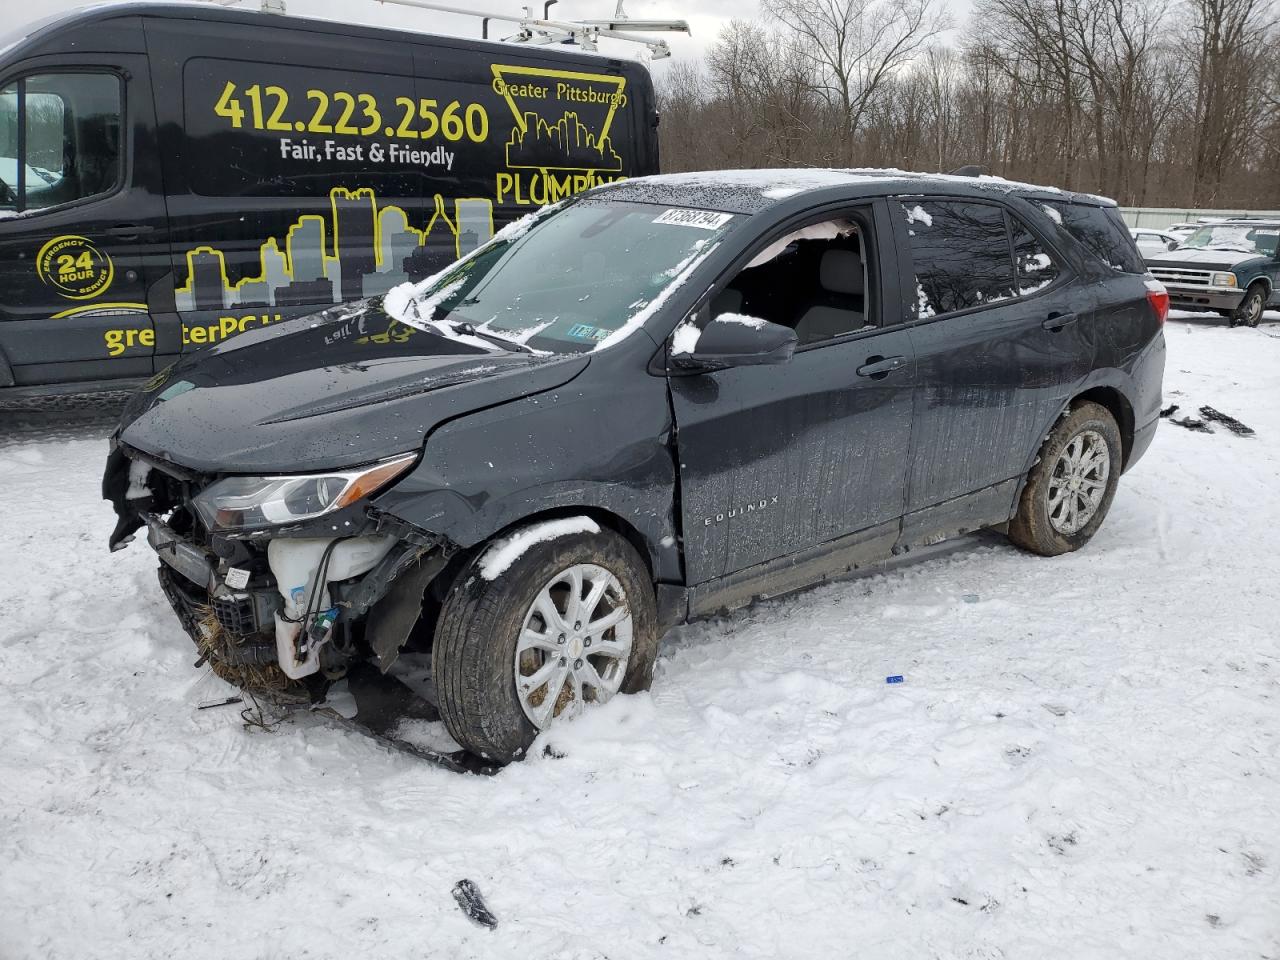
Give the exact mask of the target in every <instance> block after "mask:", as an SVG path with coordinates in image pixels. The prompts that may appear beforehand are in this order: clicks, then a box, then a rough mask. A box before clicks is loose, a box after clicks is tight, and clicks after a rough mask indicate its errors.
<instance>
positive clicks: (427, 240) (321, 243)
mask: <svg viewBox="0 0 1280 960" xmlns="http://www.w3.org/2000/svg"><path fill="white" fill-rule="evenodd" d="M447 202H448V201H446V200H445V199H444V197H443V196H442V195H440V194H436V195H435V198H434V203H435V207H434V210H433V211H432V214H431V218H430V219H429V220H428V222H427V224H426V226H425V227H423V228H422V229H420V230H419V229H418V228H416V227H413V226H411V225H410V223H409V215H408V214H407V213H406V212H405V211H404V210H403V209H402V208H400V207H398V206H395V205H394V204H387V205H386V206H379V205H378V202H377V196H376V195H375V193H374V191H373V189H372V188H370V187H361V188H359V189H356V190H349V189H347V188H346V187H335V188H333V189H332V190H331V191H329V204H330V209H329V215H328V216H324V215H321V214H305V215H303V216H301V217H299V218H298V219H297V220H296V221H295V222H294V223H293V224H292V225H291V226H290V227H289V229H288V230H287V231H286V232H285V237H284V249H283V250H282V249H281V243H280V241H279V240H278V239H277V238H276V237H269V238H268V239H267V240H266V241H265V242H264V243H263V244H262V245H261V246H260V247H259V248H258V265H259V269H258V272H257V275H256V276H255V275H253V274H252V272H246V274H245V275H244V276H242V277H241V278H240V279H239V280H237V281H235V282H234V283H233V282H232V281H231V280H230V278H229V277H228V275H227V264H226V256H225V254H224V253H223V251H221V250H219V249H218V248H216V247H213V246H207V245H202V246H198V247H195V248H193V249H191V250H189V251H187V257H186V259H187V280H186V283H184V284H183V285H182V286H180V287H178V288H176V289H175V291H174V297H175V300H176V309H177V310H178V312H180V313H181V312H185V311H191V310H226V309H229V308H232V307H236V308H243V309H254V308H266V307H286V306H301V305H307V304H313V303H343V302H346V301H350V300H360V299H363V298H365V297H373V296H380V295H381V294H384V293H386V292H387V291H388V290H390V289H391V288H392V287H394V286H396V285H397V284H400V283H403V282H405V281H406V280H415V281H416V280H421V279H423V278H424V277H427V276H430V275H431V274H433V273H435V272H437V271H438V270H441V269H443V268H444V267H446V266H448V265H449V264H450V263H452V262H453V261H454V260H456V259H457V258H458V257H460V256H464V255H466V254H467V253H470V252H471V251H472V250H474V249H475V248H476V247H478V246H480V245H481V244H483V243H485V242H487V241H488V240H489V238H490V237H492V236H493V202H492V201H491V200H488V199H485V198H473V197H468V198H461V199H455V200H454V201H453V205H454V211H453V216H452V217H450V216H449V214H448V211H447V208H446V204H447Z"/></svg>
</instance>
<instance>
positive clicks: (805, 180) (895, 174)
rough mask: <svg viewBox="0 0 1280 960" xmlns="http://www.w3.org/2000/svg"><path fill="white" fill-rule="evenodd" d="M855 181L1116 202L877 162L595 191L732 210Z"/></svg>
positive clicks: (750, 209)
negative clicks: (919, 171)
mask: <svg viewBox="0 0 1280 960" xmlns="http://www.w3.org/2000/svg"><path fill="white" fill-rule="evenodd" d="M855 185H856V186H865V187H872V186H875V187H882V188H898V189H905V190H909V191H920V190H923V189H927V188H928V187H930V186H944V187H951V186H964V187H969V188H977V189H979V190H996V191H1000V192H1001V193H1018V194H1024V193H1026V194H1039V195H1047V196H1054V197H1058V198H1061V199H1064V200H1084V201H1087V202H1090V203H1100V204H1109V205H1113V204H1114V203H1115V201H1113V200H1108V199H1107V198H1105V197H1096V196H1093V195H1091V194H1083V193H1070V192H1067V191H1064V190H1060V189H1059V188H1057V187H1050V186H1044V185H1040V184H1034V183H1020V182H1018V181H1016V180H1006V179H1004V178H1003V177H991V176H986V175H983V176H977V177H970V176H958V175H954V174H944V173H918V172H912V171H908V170H897V169H894V168H874V167H867V168H851V169H828V168H816V167H801V168H783V169H773V170H707V171H699V172H695V173H666V174H659V175H656V176H652V177H635V178H633V179H629V180H619V181H615V182H614V183H611V184H608V185H606V186H604V187H600V188H599V189H598V190H596V191H593V192H594V193H597V194H599V193H606V194H607V195H608V196H610V197H612V198H614V199H618V200H636V201H640V202H649V203H670V204H681V205H685V206H694V207H705V208H709V209H714V210H726V211H729V212H732V213H756V212H758V211H760V210H763V209H765V208H766V207H769V206H771V205H773V204H775V203H779V202H781V201H782V200H786V199H788V198H789V197H794V196H797V195H799V194H802V193H813V192H816V191H818V190H825V189H829V188H832V187H848V186H855Z"/></svg>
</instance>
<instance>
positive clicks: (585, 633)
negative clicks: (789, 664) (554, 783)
mask: <svg viewBox="0 0 1280 960" xmlns="http://www.w3.org/2000/svg"><path fill="white" fill-rule="evenodd" d="M487 555H488V551H487V550H482V551H481V552H480V554H479V555H478V556H477V557H476V559H475V560H473V561H472V562H471V564H470V565H469V566H468V567H467V568H466V569H465V570H464V571H463V573H462V575H461V576H460V577H459V578H458V580H457V582H456V583H455V585H454V587H453V589H452V591H451V592H450V594H449V596H448V597H447V598H446V599H445V602H444V606H443V607H442V609H441V611H440V618H439V621H438V623H437V626H436V635H435V643H434V645H433V648H432V655H431V665H432V673H433V675H434V677H435V684H436V693H437V697H438V699H439V706H440V715H441V718H442V719H443V720H444V723H445V726H446V727H447V728H448V730H449V734H450V735H451V736H452V737H453V738H454V739H455V740H456V741H458V743H460V744H461V745H462V746H464V747H466V748H467V749H468V750H470V751H471V752H473V753H476V754H479V755H480V756H482V757H485V758H487V759H490V760H494V761H497V762H499V763H508V762H510V761H511V760H515V759H518V758H519V757H521V756H523V755H524V752H525V751H526V750H527V749H528V747H529V745H530V744H531V743H532V742H533V739H534V737H536V736H537V735H538V734H539V733H540V732H541V731H542V730H545V729H547V728H548V727H549V726H551V725H552V724H553V723H555V722H558V721H560V720H563V719H564V718H566V717H569V716H572V715H575V714H577V713H579V712H581V710H582V709H583V708H584V707H585V706H587V705H588V704H590V703H593V702H603V701H604V700H607V699H609V698H610V697H612V696H613V695H614V694H616V693H635V692H637V691H640V690H646V689H648V687H649V684H650V682H651V681H652V679H653V665H654V662H655V660H656V659H657V653H658V640H659V635H658V616H657V605H656V602H655V599H654V591H653V584H652V581H651V580H650V578H649V576H648V573H647V570H646V568H645V565H644V562H643V561H642V560H641V558H640V555H639V554H638V553H637V552H636V550H635V548H634V547H633V546H631V544H630V543H628V542H627V541H626V540H625V539H624V538H622V537H621V536H619V535H618V534H616V533H613V532H612V531H608V530H603V531H601V532H599V533H572V534H567V535H564V536H557V537H554V538H553V539H550V540H545V541H542V542H537V543H534V544H532V545H531V546H530V547H529V548H528V549H527V550H526V551H525V552H524V553H523V554H521V555H520V556H519V557H518V558H517V559H516V560H515V561H514V562H513V563H512V564H511V565H510V566H509V567H507V569H505V570H504V571H503V572H501V573H500V574H498V575H497V576H495V577H494V578H493V579H492V580H488V579H485V577H484V576H483V575H482V573H481V570H482V568H483V567H484V561H485V558H486V556H487Z"/></svg>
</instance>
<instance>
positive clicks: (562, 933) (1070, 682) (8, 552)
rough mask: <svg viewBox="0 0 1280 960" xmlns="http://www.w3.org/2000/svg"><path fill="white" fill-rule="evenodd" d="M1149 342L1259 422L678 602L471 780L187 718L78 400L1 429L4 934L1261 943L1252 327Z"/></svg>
mask: <svg viewBox="0 0 1280 960" xmlns="http://www.w3.org/2000/svg"><path fill="white" fill-rule="evenodd" d="M1167 336H1168V341H1169V366H1168V374H1167V379H1166V397H1167V402H1176V403H1179V404H1181V405H1182V408H1183V412H1185V413H1191V414H1192V415H1194V412H1195V410H1196V409H1198V408H1199V406H1200V405H1202V404H1206V403H1207V404H1211V405H1213V406H1215V407H1217V408H1218V409H1220V410H1222V411H1224V412H1226V413H1229V414H1232V415H1234V416H1236V417H1238V418H1239V419H1240V420H1243V421H1244V422H1245V423H1246V424H1248V425H1249V426H1251V427H1253V428H1254V429H1255V430H1256V431H1257V436H1256V437H1254V438H1241V437H1236V436H1233V435H1232V434H1230V433H1228V432H1227V431H1226V430H1224V429H1222V428H1221V427H1216V428H1215V431H1214V433H1212V434H1203V433H1192V432H1190V431H1188V430H1185V429H1181V428H1179V427H1176V426H1170V425H1167V424H1166V425H1164V426H1162V427H1161V429H1160V431H1159V433H1158V435H1157V437H1156V442H1155V444H1154V446H1153V448H1152V450H1151V452H1150V453H1149V454H1148V455H1147V457H1146V459H1145V460H1144V461H1143V462H1142V463H1141V464H1140V465H1139V466H1138V467H1136V468H1135V469H1134V471H1133V472H1132V473H1130V474H1129V475H1127V476H1126V477H1125V478H1124V479H1123V480H1122V482H1121V486H1120V492H1119V495H1118V496H1117V497H1116V500H1115V504H1114V506H1113V507H1112V510H1111V516H1110V518H1109V519H1108V521H1107V523H1106V524H1105V525H1104V526H1103V528H1102V531H1101V533H1100V534H1099V535H1098V537H1097V538H1096V539H1095V540H1094V542H1093V543H1092V544H1091V545H1090V546H1089V547H1088V548H1087V549H1086V550H1085V551H1083V552H1082V553H1080V554H1077V555H1074V556H1069V557H1063V558H1059V559H1054V560H1045V559H1039V558H1035V557H1031V556H1027V555H1025V554H1022V553H1019V552H1018V551H1016V550H1014V549H1012V548H1011V547H1009V546H1008V545H1006V544H1005V543H1004V542H1003V541H1002V540H1001V539H1000V538H998V537H984V538H977V539H974V540H970V541H967V542H965V543H964V544H962V546H961V549H959V550H958V551H957V552H955V553H953V554H951V555H949V556H946V557H944V558H941V559H935V560H931V561H927V562H924V563H920V564H917V565H914V566H910V567H904V568H901V569H898V570H895V571H893V572H890V573H885V574H881V575H878V576H874V577H870V578H867V579H862V580H857V581H853V582H849V583H844V584H839V585H832V586H827V587H824V588H821V589H818V590H814V591H812V592H809V593H807V594H804V595H801V596H799V597H796V598H791V599H788V600H783V601H775V602H770V603H766V604H762V605H758V606H756V607H754V608H752V609H751V610H749V611H746V612H743V613H741V614H739V615H737V616H734V617H731V618H728V619H725V620H721V621H716V622H711V623H704V624H700V625H695V626H692V627H686V628H683V629H681V630H678V631H676V632H674V633H673V634H671V635H670V636H669V637H668V638H667V641H666V644H665V647H664V651H663V654H662V657H661V661H660V664H659V667H658V671H657V677H656V680H655V683H654V689H653V692H652V694H650V695H644V696H635V697H627V698H620V699H618V700H615V701H614V702H613V703H611V704H609V705H607V706H605V707H602V708H600V709H597V710H595V711H591V712H589V713H588V715H587V716H585V717H584V718H583V719H582V720H580V721H579V722H577V723H574V724H571V725H569V726H568V727H567V728H566V729H564V730H562V731H556V732H553V733H552V734H551V735H549V736H548V737H546V738H544V739H545V740H546V741H547V743H548V744H549V745H551V746H553V748H554V749H553V750H551V751H549V753H550V755H542V753H541V751H539V755H537V756H535V757H534V758H533V759H531V760H529V761H527V762H525V763H521V764H517V765H515V766H512V767H510V768H508V769H507V770H505V771H503V772H502V773H501V774H499V775H498V776H496V777H493V778H480V777H470V776H462V775H456V774H451V773H447V772H444V771H441V770H437V769H435V768H431V767H428V766H425V765H423V764H422V763H421V762H419V761H415V760H414V759H412V758H410V757H407V756H405V755H402V754H397V753H392V752H390V751H388V750H386V749H384V748H383V747H381V746H380V745H378V744H377V743H375V742H373V741H370V740H368V739H366V738H363V737H360V736H359V735H356V734H353V733H349V732H346V731H343V730H340V729H336V728H334V727H332V726H328V725H325V724H322V723H320V722H318V721H315V720H314V718H307V719H305V720H303V721H299V722H290V723H286V724H284V725H283V726H281V727H279V728H277V729H276V730H274V731H271V732H264V731H262V730H258V729H246V728H245V727H244V726H242V724H241V720H240V717H239V715H238V713H237V711H236V709H235V708H223V709H216V710H208V711H204V712H197V711H196V710H195V706H196V704H197V703H199V702H201V701H206V700H210V699H214V698H218V697H223V696H226V695H228V694H229V693H230V692H231V691H230V688H228V687H226V686H224V685H223V684H222V683H221V682H220V681H218V680H216V679H215V678H213V677H212V676H210V675H209V674H208V673H207V672H204V671H196V670H193V669H192V661H193V660H194V659H195V658H194V654H193V651H192V647H191V644H190V643H189V641H188V640H187V638H186V637H185V636H184V635H183V634H182V632H181V630H180V629H179V627H178V624H177V622H176V620H175V619H174V617H173V616H172V614H171V613H170V611H169V610H168V608H167V606H166V604H165V602H164V600H163V598H162V597H161V595H160V592H159V590H158V588H157V586H156V582H155V577H154V573H153V570H152V568H153V566H154V563H155V561H154V559H153V557H152V555H151V554H150V552H149V551H148V550H147V549H145V547H141V546H138V545H135V546H133V547H131V548H130V549H128V550H126V551H125V552H123V553H121V554H116V555H111V554H108V553H107V551H106V546H105V544H106V538H107V534H108V532H109V530H110V529H111V525H112V516H111V513H110V510H109V508H108V507H107V505H106V504H105V503H103V502H101V501H100V500H99V499H98V497H99V493H98V482H99V475H100V468H101V463H102V458H103V454H104V450H105V444H104V443H103V441H102V440H101V439H96V438H95V439H90V438H88V437H87V436H86V435H93V434H95V433H100V432H101V428H100V427H98V426H93V427H88V428H85V429H83V430H77V431H71V432H72V434H73V437H72V438H70V439H67V438H63V439H54V440H48V441H39V442H37V441H35V440H33V439H31V438H30V436H28V437H26V438H25V439H20V440H11V441H9V442H7V443H4V444H3V445H2V446H0V488H2V489H3V500H2V501H0V529H2V530H3V531H4V543H5V548H4V550H3V551H0V583H2V584H3V587H0V957H3V958H4V960H25V958H35V957H40V958H75V960H83V958H95V960H96V958H112V957H128V958H131V960H134V958H150V957H171V956H172V957H183V958H191V960H194V958H204V957H209V958H220V960H221V958H227V957H236V958H257V957H262V958H275V957H279V958H290V960H293V958H301V957H308V958H329V957H333V958H352V957H377V958H388V960H389V958H400V957H412V958H422V957H442V958H445V957H447V958H464V957H529V958H553V957H554V958H594V957H605V956H610V957H626V958H645V957H664V958H684V957H698V958H718V957H761V958H766V957H768V958H773V957H814V958H830V957H853V956H857V957H866V958H875V960H895V958H903V960H906V958H910V960H919V958H967V960H999V958H1004V960H1014V958H1031V960H1043V958H1046V957H1054V958H1063V957H1072V958H1075V957H1080V958H1084V957H1088V958H1125V960H1131V958H1135V957H1158V958H1160V960H1172V958H1195V960H1208V958H1223V960H1227V958H1230V960H1244V958H1273V960H1274V958H1278V957H1280V640H1278V639H1277V636H1278V634H1280V579H1278V577H1280V556H1278V551H1277V546H1280V530H1278V529H1277V523H1278V522H1280V494H1278V493H1277V491H1278V490H1280V324H1271V325H1268V326H1266V327H1263V328H1262V329H1260V330H1247V329H1240V330H1228V329H1227V328H1226V327H1225V324H1224V323H1223V322H1222V321H1220V320H1219V319H1217V318H1216V317H1215V318H1212V319H1210V318H1182V319H1179V320H1175V321H1173V322H1171V323H1170V324H1169V326H1168V331H1167ZM0 416H3V417H5V418H6V419H7V418H9V417H10V415H9V414H7V413H6V414H0ZM896 674H901V675H902V676H903V677H904V681H903V682H902V683H901V684H893V685H888V684H886V683H885V678H886V676H888V675H896ZM464 877H466V878H470V879H471V880H472V881H474V882H475V884H476V885H477V886H478V887H479V889H480V891H481V892H482V893H483V894H484V896H485V898H486V899H487V902H488V904H489V906H490V908H491V909H492V910H493V911H494V913H495V914H496V915H497V917H498V920H499V926H498V927H497V929H496V930H493V931H489V930H485V929H482V928H480V927H477V926H475V925H473V924H472V923H471V922H470V921H468V920H467V918H466V917H465V916H464V915H463V914H462V913H461V912H460V911H459V910H458V908H457V906H456V905H455V903H454V901H453V899H452V898H451V896H450V888H451V887H452V886H453V885H454V883H455V882H456V881H458V880H459V879H461V878H464Z"/></svg>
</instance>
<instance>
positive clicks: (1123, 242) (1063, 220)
mask: <svg viewBox="0 0 1280 960" xmlns="http://www.w3.org/2000/svg"><path fill="white" fill-rule="evenodd" d="M1043 206H1044V211H1045V213H1047V214H1048V215H1049V217H1050V218H1051V219H1053V220H1056V221H1057V222H1058V223H1060V224H1062V225H1063V226H1064V227H1066V228H1067V232H1068V233H1070V234H1071V236H1073V237H1075V238H1076V239H1077V240H1079V241H1080V243H1082V244H1083V245H1084V247H1085V249H1087V250H1088V251H1089V252H1090V253H1092V254H1093V255H1094V256H1095V257H1097V258H1098V259H1099V260H1101V261H1102V262H1103V263H1105V264H1106V265H1107V266H1108V267H1110V268H1111V269H1112V270H1115V271H1117V272H1118V273H1146V272H1147V267H1146V264H1144V263H1143V262H1142V255H1141V254H1140V253H1138V248H1137V246H1136V245H1135V244H1134V242H1133V237H1132V236H1131V235H1130V234H1129V229H1128V227H1126V226H1125V225H1124V221H1123V220H1122V219H1120V213H1119V211H1117V210H1116V208H1115V207H1094V206H1090V205H1089V204H1086V203H1069V202H1066V201H1062V200H1049V201H1046V202H1045V203H1044V204H1043Z"/></svg>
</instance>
